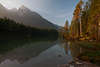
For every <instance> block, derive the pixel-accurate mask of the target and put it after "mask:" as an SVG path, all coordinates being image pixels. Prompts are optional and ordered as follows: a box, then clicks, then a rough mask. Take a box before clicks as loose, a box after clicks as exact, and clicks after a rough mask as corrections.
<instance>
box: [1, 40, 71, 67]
mask: <svg viewBox="0 0 100 67" xmlns="http://www.w3.org/2000/svg"><path fill="white" fill-rule="evenodd" d="M8 43H9V42H7V43H1V45H3V44H7V45H9V44H12V45H16V43H11V42H10V43H9V44H8ZM17 44H19V45H22V44H23V43H17ZM1 47H3V48H2V49H0V67H57V66H58V65H62V64H66V63H68V62H70V61H72V56H71V53H70V50H69V46H68V45H67V43H65V42H62V41H61V40H55V41H54V40H42V39H41V40H36V41H30V42H28V43H27V42H25V43H24V44H23V45H22V46H17V45H16V48H15V46H13V47H12V48H11V47H9V46H1ZM4 47H6V48H4Z"/></svg>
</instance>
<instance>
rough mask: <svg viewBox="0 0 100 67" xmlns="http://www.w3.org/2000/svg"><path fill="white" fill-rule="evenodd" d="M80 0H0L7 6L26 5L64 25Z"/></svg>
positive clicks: (17, 6)
mask: <svg viewBox="0 0 100 67" xmlns="http://www.w3.org/2000/svg"><path fill="white" fill-rule="evenodd" d="M78 1H79V0H0V3H1V4H3V5H4V6H5V7H6V8H8V9H12V8H19V7H20V6H21V5H24V6H26V7H28V8H29V9H31V10H32V11H35V12H37V13H39V14H40V15H41V16H43V17H44V18H45V19H47V20H49V21H51V22H52V23H54V24H57V25H60V26H64V24H65V21H66V20H68V21H69V22H70V21H71V19H72V15H73V11H74V8H75V6H76V4H77V3H78Z"/></svg>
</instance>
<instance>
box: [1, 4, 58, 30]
mask: <svg viewBox="0 0 100 67" xmlns="http://www.w3.org/2000/svg"><path fill="white" fill-rule="evenodd" d="M4 17H7V18H9V19H11V20H14V21H16V22H18V23H21V24H24V25H27V26H31V27H36V28H40V29H57V26H56V25H55V24H53V23H51V22H49V21H48V20H46V19H44V18H43V17H42V16H40V15H39V14H38V13H37V12H35V11H31V10H30V9H29V8H27V7H25V6H24V5H22V6H21V7H20V8H19V9H16V8H13V9H7V8H5V7H4V6H3V5H2V4H0V18H4Z"/></svg>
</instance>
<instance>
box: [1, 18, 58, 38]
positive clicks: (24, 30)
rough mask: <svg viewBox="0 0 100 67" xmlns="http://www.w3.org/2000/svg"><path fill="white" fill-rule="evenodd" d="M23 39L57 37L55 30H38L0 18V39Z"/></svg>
mask: <svg viewBox="0 0 100 67" xmlns="http://www.w3.org/2000/svg"><path fill="white" fill-rule="evenodd" d="M9 36H10V38H12V37H17V38H19V37H24V38H36V37H55V38H57V37H58V32H57V30H54V29H51V30H49V29H38V28H34V27H30V26H25V25H24V24H19V23H16V22H15V21H13V20H11V19H8V18H0V37H1V38H5V37H6V38H7V37H9ZM1 38H0V39H1Z"/></svg>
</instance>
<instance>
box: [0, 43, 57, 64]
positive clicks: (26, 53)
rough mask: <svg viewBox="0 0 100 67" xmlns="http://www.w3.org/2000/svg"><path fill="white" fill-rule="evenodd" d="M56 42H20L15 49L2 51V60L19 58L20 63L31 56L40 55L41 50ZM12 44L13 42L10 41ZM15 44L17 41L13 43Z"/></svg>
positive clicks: (0, 60) (0, 58)
mask: <svg viewBox="0 0 100 67" xmlns="http://www.w3.org/2000/svg"><path fill="white" fill-rule="evenodd" d="M55 43H56V42H54V41H33V42H28V43H27V42H24V43H23V45H22V43H21V42H19V45H20V46H19V47H16V48H15V47H14V49H10V48H9V47H8V48H9V50H8V51H5V52H4V51H2V52H4V53H2V54H1V55H0V62H2V61H4V60H6V59H10V60H12V61H13V60H17V61H18V62H20V63H24V62H25V61H28V60H29V59H30V58H32V57H35V56H37V55H39V54H40V53H41V52H43V51H45V50H46V49H48V48H50V47H51V46H53V45H54V44H55ZM9 44H11V43H9ZM12 44H13V45H15V44H16V43H12Z"/></svg>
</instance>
